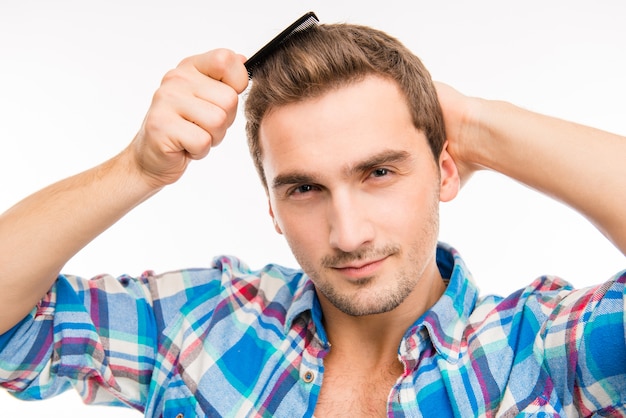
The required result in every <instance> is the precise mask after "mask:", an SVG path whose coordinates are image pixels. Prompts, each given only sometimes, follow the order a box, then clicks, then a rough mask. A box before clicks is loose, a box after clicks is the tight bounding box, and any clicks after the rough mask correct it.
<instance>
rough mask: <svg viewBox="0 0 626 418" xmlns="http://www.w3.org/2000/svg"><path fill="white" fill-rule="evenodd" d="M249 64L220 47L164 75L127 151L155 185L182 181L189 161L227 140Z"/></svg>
mask: <svg viewBox="0 0 626 418" xmlns="http://www.w3.org/2000/svg"><path fill="white" fill-rule="evenodd" d="M244 60H245V58H244V57H243V56H241V55H237V54H235V53H234V52H232V51H229V50H226V49H218V50H214V51H210V52H207V53H205V54H201V55H195V56H192V57H189V58H186V59H184V60H183V61H182V62H181V63H180V64H179V65H178V66H177V67H176V68H175V69H173V70H171V71H169V72H168V73H167V74H166V75H165V77H164V78H163V81H162V83H161V86H160V87H159V89H158V90H157V91H156V93H155V94H154V97H153V100H152V105H151V106H150V109H149V110H148V113H147V115H146V117H145V120H144V122H143V124H142V126H141V129H140V131H139V133H138V134H137V136H136V137H135V139H134V141H133V142H132V144H131V146H130V147H129V148H128V149H127V150H126V151H127V152H130V153H131V154H132V158H133V161H134V162H136V164H137V167H138V168H139V170H140V172H141V173H142V174H143V175H144V178H145V179H146V181H147V182H148V183H149V185H150V186H151V187H154V188H160V187H162V186H164V185H167V184H170V183H173V182H175V181H177V180H178V179H179V178H180V176H181V175H182V174H183V173H184V171H185V169H186V168H187V165H188V164H189V161H190V160H197V159H201V158H204V157H205V156H206V155H207V154H208V153H209V151H210V149H211V147H214V146H216V145H218V144H219V143H220V142H221V141H222V139H223V138H224V135H225V134H226V129H227V128H228V127H229V126H230V125H231V124H232V123H233V121H234V119H235V114H236V111H237V103H238V94H239V93H241V92H243V91H244V90H245V88H246V87H247V85H248V73H247V72H246V69H245V66H244V65H243V61H244Z"/></svg>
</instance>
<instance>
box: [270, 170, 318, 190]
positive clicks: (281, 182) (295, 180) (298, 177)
mask: <svg viewBox="0 0 626 418" xmlns="http://www.w3.org/2000/svg"><path fill="white" fill-rule="evenodd" d="M309 183H315V180H314V178H313V177H312V176H310V175H307V174H304V173H299V172H291V173H285V174H279V175H277V176H276V177H274V180H273V181H272V189H274V190H276V189H278V188H281V187H283V186H289V185H292V184H309Z"/></svg>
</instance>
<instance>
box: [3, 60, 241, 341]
mask: <svg viewBox="0 0 626 418" xmlns="http://www.w3.org/2000/svg"><path fill="white" fill-rule="evenodd" d="M247 83H248V77H247V72H246V70H245V67H244V65H243V59H242V57H241V56H239V55H236V54H234V53H232V52H230V51H226V50H217V51H212V52H209V53H206V54H202V55H197V56H193V57H190V58H187V59H185V60H183V61H182V62H181V63H180V65H179V66H178V67H177V68H176V69H174V70H172V71H170V72H169V73H168V74H166V76H165V77H164V78H163V82H162V84H161V86H160V88H159V89H158V90H157V92H156V93H155V95H154V98H153V101H152V105H151V107H150V109H149V111H148V113H147V115H146V118H145V120H144V122H143V125H142V127H141V129H140V131H139V133H138V134H137V136H136V137H135V139H134V140H133V141H132V143H131V144H130V145H129V146H128V147H127V148H126V149H125V150H124V151H122V152H121V153H120V154H119V155H118V156H116V157H115V158H113V159H111V160H109V161H107V162H105V163H103V164H101V165H99V166H97V167H94V168H92V169H90V170H88V171H86V172H83V173H81V174H78V175H76V176H74V177H71V178H68V179H66V180H63V181H60V182H58V183H56V184H54V185H51V186H49V187H47V188H45V189H43V190H41V191H39V192H37V193H35V194H33V195H31V196H30V197H27V198H26V199H24V200H23V201H21V202H20V203H18V204H17V205H15V206H13V207H12V208H11V209H9V210H8V211H7V212H5V213H4V214H2V215H1V216H0V289H1V291H0V306H1V307H2V308H0V333H3V332H5V331H6V330H8V329H10V328H11V327H12V326H13V325H15V324H16V323H17V322H19V321H20V320H21V319H22V318H23V317H24V316H25V315H26V314H27V313H28V312H29V311H30V310H31V309H32V308H33V306H35V304H36V303H37V302H38V301H39V300H40V299H41V297H42V296H43V295H44V294H45V293H46V292H47V291H48V289H49V288H50V286H51V285H52V283H53V282H54V280H55V278H56V277H57V275H58V273H59V271H60V270H61V268H62V267H63V265H64V264H65V263H66V262H67V261H68V260H69V259H70V258H71V257H72V256H73V255H74V254H76V253H77V252H78V251H79V250H80V249H81V248H83V247H84V246H85V245H87V244H88V243H89V242H90V241H91V240H92V239H93V238H95V237H96V236H98V235H99V234H100V233H101V232H103V231H104V230H106V229H107V228H108V227H109V226H111V225H112V224H114V223H115V222H116V221H117V220H119V219H120V218H121V217H123V216H124V215H125V214H126V213H128V211H130V210H131V209H133V208H134V207H135V206H137V205H138V204H140V203H141V202H142V201H144V200H145V199H147V198H148V197H150V196H151V195H153V194H154V193H156V192H158V191H159V190H160V189H161V188H162V187H163V186H165V185H167V184H171V183H173V182H175V181H177V180H178V179H179V178H180V176H181V175H182V174H183V173H184V171H185V169H186V167H187V165H188V164H189V162H190V160H194V159H200V158H203V157H205V156H206V155H207V154H208V152H209V150H210V148H211V147H212V146H215V145H218V144H219V143H220V142H221V140H222V139H223V137H224V135H225V133H226V129H227V128H228V127H229V126H230V125H231V124H232V122H233V120H234V118H235V113H236V110H237V101H238V93H241V92H242V91H243V90H244V89H245V88H246V86H247Z"/></svg>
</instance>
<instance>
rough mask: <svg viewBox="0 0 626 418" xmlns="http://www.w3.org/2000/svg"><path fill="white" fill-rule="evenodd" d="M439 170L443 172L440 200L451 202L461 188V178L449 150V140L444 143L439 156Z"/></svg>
mask: <svg viewBox="0 0 626 418" xmlns="http://www.w3.org/2000/svg"><path fill="white" fill-rule="evenodd" d="M439 172H440V173H441V184H440V186H441V187H440V190H439V200H440V201H442V202H449V201H451V200H452V199H454V198H455V197H456V195H457V194H458V193H459V189H460V188H461V179H460V177H459V170H458V169H457V167H456V163H455V162H454V160H453V159H452V156H450V153H449V152H448V142H447V141H446V143H445V144H444V145H443V150H442V151H441V155H440V156H439Z"/></svg>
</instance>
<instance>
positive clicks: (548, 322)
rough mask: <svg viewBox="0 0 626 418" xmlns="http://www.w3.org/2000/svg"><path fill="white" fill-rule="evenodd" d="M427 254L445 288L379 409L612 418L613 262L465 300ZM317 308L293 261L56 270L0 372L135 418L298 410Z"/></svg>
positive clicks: (27, 387)
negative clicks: (128, 272) (596, 274)
mask: <svg viewBox="0 0 626 418" xmlns="http://www.w3.org/2000/svg"><path fill="white" fill-rule="evenodd" d="M437 262H438V265H439V268H440V271H441V272H442V274H443V275H444V277H446V278H449V283H448V287H447V291H446V292H445V294H444V295H443V296H442V297H441V299H440V300H439V301H438V302H437V304H435V306H433V307H432V309H430V310H429V311H428V312H426V313H425V314H424V315H422V317H421V318H419V319H418V320H417V321H416V322H415V323H414V325H413V326H411V327H410V328H409V329H408V330H407V332H406V334H405V336H404V338H403V339H402V341H401V344H400V346H399V349H398V358H399V360H400V361H401V362H402V363H403V364H404V373H403V374H402V376H400V377H399V379H398V380H397V382H396V385H395V386H394V387H393V388H392V391H391V393H390V396H389V398H388V399H389V403H388V406H387V408H388V409H387V411H388V415H389V416H411V417H419V416H427V417H433V416H436V417H447V416H457V417H458V416H463V417H475V416H481V417H491V416H499V417H500V416H502V417H513V416H533V417H534V416H550V417H555V416H563V417H565V416H567V417H573V416H579V415H584V416H591V415H594V414H596V415H600V416H612V417H615V416H626V406H625V405H626V343H625V323H626V321H625V309H624V303H625V302H624V301H625V300H626V298H625V297H624V293H625V288H626V286H625V282H626V272H624V273H622V274H621V275H617V276H615V277H614V278H613V279H612V280H610V281H608V282H606V283H604V284H602V285H600V286H598V287H594V288H589V289H583V290H573V289H572V288H571V287H570V286H569V285H568V284H567V283H565V282H563V281H561V280H560V279H556V278H548V277H543V278H540V279H538V280H537V281H535V282H534V283H532V284H531V285H530V286H528V287H526V288H524V289H522V290H520V291H518V292H515V293H514V294H512V295H511V296H509V297H507V298H500V297H493V296H490V297H486V298H479V296H478V291H477V288H476V287H475V285H474V284H473V282H472V280H471V277H470V274H469V272H468V271H467V269H466V267H465V265H464V263H463V261H462V260H461V259H460V257H459V255H458V254H457V253H456V252H455V251H454V250H452V249H451V248H449V247H446V246H444V245H440V246H439V248H438V251H437ZM321 315H322V314H321V309H320V305H319V302H318V301H317V298H316V296H315V291H314V288H313V285H312V284H311V282H310V280H309V279H308V278H307V277H306V275H304V274H303V273H302V272H301V271H299V270H292V269H286V268H283V267H280V266H276V265H269V266H267V267H265V268H264V269H262V270H260V271H251V270H250V269H249V268H248V267H247V266H246V265H244V264H243V263H241V262H240V261H239V260H237V259H235V258H230V257H221V258H217V259H215V260H214V262H213V265H212V267H211V268H209V269H197V270H183V271H177V272H172V273H167V274H164V275H159V276H157V275H154V274H152V273H150V272H148V273H145V274H144V275H142V276H141V277H139V278H137V279H133V278H130V277H126V276H123V277H120V278H117V279H115V278H112V277H110V276H102V277H97V278H94V279H92V280H83V279H79V278H77V277H70V276H61V277H59V279H58V280H57V282H56V284H55V285H54V287H53V288H52V290H51V291H50V292H49V294H48V295H47V297H46V298H45V299H44V300H43V301H42V302H41V303H40V304H39V306H38V307H37V308H36V309H35V310H34V311H33V312H32V314H31V315H30V316H28V317H27V318H25V319H24V320H23V321H22V322H21V323H20V324H18V325H17V326H15V327H14V328H13V329H12V330H10V331H9V332H7V333H5V334H4V335H3V336H1V337H0V384H1V385H2V386H3V387H5V388H6V389H8V390H9V391H11V392H15V396H18V397H20V398H24V399H40V398H45V397H49V396H53V395H55V394H57V393H59V392H61V391H63V390H65V389H67V388H68V387H70V386H74V387H75V388H76V389H77V390H78V391H79V393H80V394H81V395H82V397H83V398H84V400H85V401H86V402H89V403H96V404H111V405H127V406H131V407H134V408H137V409H139V410H141V411H144V413H145V414H146V416H164V417H175V416H180V415H178V414H183V416H185V417H193V416H255V417H256V416H264V417H266V416H277V417H279V416H280V417H295V416H312V414H313V411H314V409H315V405H316V401H317V397H318V395H319V392H320V385H321V383H322V379H323V370H324V368H323V359H324V356H325V354H326V353H327V352H328V350H329V349H330V348H329V344H328V341H327V339H326V336H325V333H324V329H323V327H322V322H321ZM358 356H359V354H358V353H355V354H354V361H355V362H358V361H359V359H358Z"/></svg>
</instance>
